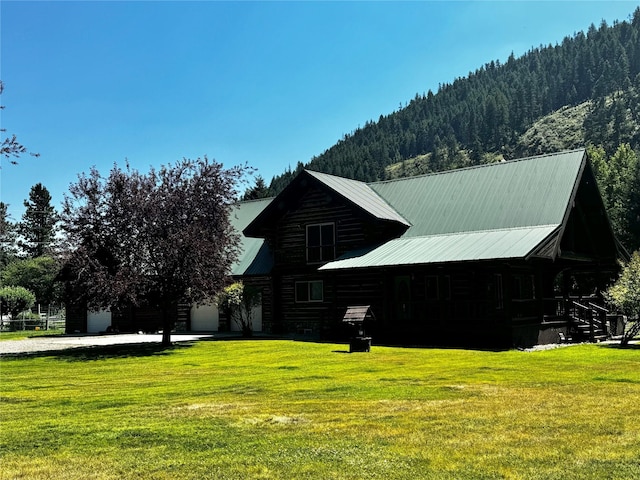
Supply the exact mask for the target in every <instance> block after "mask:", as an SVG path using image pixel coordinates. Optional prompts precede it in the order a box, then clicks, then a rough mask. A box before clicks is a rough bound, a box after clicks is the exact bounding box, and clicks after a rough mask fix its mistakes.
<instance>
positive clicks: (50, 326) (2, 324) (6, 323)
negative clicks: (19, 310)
mask: <svg viewBox="0 0 640 480" xmlns="http://www.w3.org/2000/svg"><path fill="white" fill-rule="evenodd" d="M65 326H66V318H65V315H64V313H62V312H60V313H58V314H57V315H51V316H47V315H46V314H40V315H34V314H31V315H29V314H28V313H27V314H26V315H25V314H21V315H20V316H18V318H14V319H10V318H9V317H8V316H6V315H4V316H2V318H0V331H2V332H6V331H11V332H17V331H21V330H64V328H65Z"/></svg>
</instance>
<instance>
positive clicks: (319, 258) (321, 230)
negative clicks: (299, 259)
mask: <svg viewBox="0 0 640 480" xmlns="http://www.w3.org/2000/svg"><path fill="white" fill-rule="evenodd" d="M335 258H336V234H335V225H334V224H333V223H320V224H317V225H307V263H322V262H329V261H331V260H334V259H335Z"/></svg>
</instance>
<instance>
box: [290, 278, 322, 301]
mask: <svg viewBox="0 0 640 480" xmlns="http://www.w3.org/2000/svg"><path fill="white" fill-rule="evenodd" d="M323 290H324V289H323V285H322V280H312V281H310V282H296V302H298V303H308V302H322V301H323V300H324V293H323Z"/></svg>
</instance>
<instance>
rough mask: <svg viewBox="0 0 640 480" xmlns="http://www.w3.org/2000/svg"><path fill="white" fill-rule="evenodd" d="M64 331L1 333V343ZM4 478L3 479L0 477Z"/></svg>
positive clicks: (60, 333) (48, 335)
mask: <svg viewBox="0 0 640 480" xmlns="http://www.w3.org/2000/svg"><path fill="white" fill-rule="evenodd" d="M63 334H64V330H60V329H56V330H18V331H17V332H0V342H1V341H2V340H22V339H23V338H33V337H45V336H47V337H50V336H52V335H63ZM0 478H2V477H0Z"/></svg>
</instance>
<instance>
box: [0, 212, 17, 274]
mask: <svg viewBox="0 0 640 480" xmlns="http://www.w3.org/2000/svg"><path fill="white" fill-rule="evenodd" d="M8 207H9V205H7V204H6V203H4V202H0V269H4V267H6V266H7V265H8V264H9V263H10V262H11V260H12V259H13V258H14V257H15V251H14V247H15V225H14V224H13V222H11V218H10V216H9V213H8Z"/></svg>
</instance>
